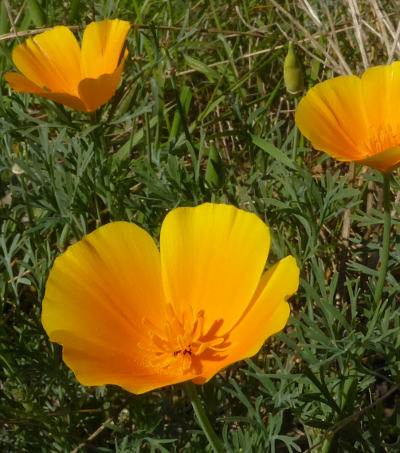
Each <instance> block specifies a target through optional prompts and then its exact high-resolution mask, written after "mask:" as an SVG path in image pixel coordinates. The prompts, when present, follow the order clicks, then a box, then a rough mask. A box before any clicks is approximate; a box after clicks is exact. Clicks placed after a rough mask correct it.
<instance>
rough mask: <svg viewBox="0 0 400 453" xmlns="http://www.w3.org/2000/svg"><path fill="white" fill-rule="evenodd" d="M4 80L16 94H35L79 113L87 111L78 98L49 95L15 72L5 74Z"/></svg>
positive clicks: (60, 94) (62, 94)
mask: <svg viewBox="0 0 400 453" xmlns="http://www.w3.org/2000/svg"><path fill="white" fill-rule="evenodd" d="M5 79H6V81H7V82H8V83H9V84H10V87H11V88H12V89H13V90H14V91H16V92H17V93H32V94H36V95H38V96H40V97H42V98H46V99H51V100H52V101H55V102H59V103H60V104H64V105H66V106H68V107H71V108H73V109H75V110H79V111H80V112H86V111H87V108H86V106H85V104H84V103H83V102H82V101H81V100H80V99H79V98H77V97H75V96H71V95H69V94H66V93H49V92H48V91H46V90H43V89H42V88H40V87H38V86H37V85H35V84H34V83H32V82H31V81H30V80H29V79H27V78H26V77H25V76H23V75H21V74H17V73H16V72H7V73H6V74H5Z"/></svg>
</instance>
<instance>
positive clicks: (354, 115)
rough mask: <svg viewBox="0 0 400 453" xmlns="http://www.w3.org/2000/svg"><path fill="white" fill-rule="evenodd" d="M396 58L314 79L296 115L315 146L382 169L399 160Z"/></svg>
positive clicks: (399, 76)
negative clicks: (350, 73) (389, 62)
mask: <svg viewBox="0 0 400 453" xmlns="http://www.w3.org/2000/svg"><path fill="white" fill-rule="evenodd" d="M399 105H400V62H395V63H393V64H392V65H390V66H375V67H372V68H369V69H367V71H365V72H364V74H363V75H362V77H361V78H359V77H357V76H340V77H336V78H334V79H331V80H327V81H325V82H322V83H319V84H317V85H316V86H315V87H313V88H311V89H310V90H309V91H308V92H307V94H306V96H305V97H304V98H303V99H302V100H301V101H300V103H299V107H298V109H297V112H296V115H295V120H296V124H297V126H298V127H299V129H300V131H301V132H302V134H303V135H304V136H305V137H307V138H308V139H309V140H310V141H311V143H312V145H313V147H314V148H316V149H318V150H321V151H324V152H326V153H327V154H329V155H330V156H332V157H335V158H336V159H338V160H342V161H355V162H357V163H360V164H362V165H367V166H369V167H372V168H375V169H377V170H380V171H382V172H385V173H386V172H390V171H392V170H393V169H395V168H396V167H397V166H399V165H400V116H399Z"/></svg>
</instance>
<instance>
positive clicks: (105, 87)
mask: <svg viewBox="0 0 400 453" xmlns="http://www.w3.org/2000/svg"><path fill="white" fill-rule="evenodd" d="M127 55H128V52H126V55H125V57H124V58H123V60H122V61H121V63H120V65H119V66H118V68H117V69H116V71H115V72H114V73H112V74H103V75H101V76H100V77H99V78H98V79H84V80H82V82H80V84H79V96H80V97H81V99H82V101H83V102H84V103H85V106H86V111H88V112H94V111H95V110H97V109H98V108H99V107H101V106H102V105H104V104H105V103H106V102H108V101H109V100H110V99H111V98H112V97H113V96H114V94H115V91H116V89H117V88H118V84H119V81H120V79H121V74H122V70H123V68H124V61H125V59H126V56H127Z"/></svg>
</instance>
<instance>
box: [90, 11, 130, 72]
mask: <svg viewBox="0 0 400 453" xmlns="http://www.w3.org/2000/svg"><path fill="white" fill-rule="evenodd" d="M129 28H130V24H129V22H127V21H124V20H119V19H114V20H103V21H101V22H92V23H91V24H89V25H88V26H87V27H86V29H85V32H84V34H83V38H82V60H81V64H82V78H90V79H97V78H98V77H100V76H101V75H103V74H113V73H114V72H115V70H116V68H117V67H118V66H119V65H120V59H121V56H122V57H123V58H126V56H127V55H128V54H127V52H126V51H123V46H124V43H125V40H126V36H127V34H128V31H129ZM121 52H123V54H122V55H121ZM121 71H122V69H121Z"/></svg>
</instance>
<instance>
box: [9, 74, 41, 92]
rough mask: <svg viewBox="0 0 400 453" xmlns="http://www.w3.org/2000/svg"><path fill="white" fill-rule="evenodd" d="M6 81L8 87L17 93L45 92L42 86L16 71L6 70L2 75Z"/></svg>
mask: <svg viewBox="0 0 400 453" xmlns="http://www.w3.org/2000/svg"><path fill="white" fill-rule="evenodd" d="M4 78H5V80H6V82H7V83H8V84H9V85H10V88H11V89H12V90H14V91H16V92H17V93H34V94H41V93H46V91H45V90H44V89H43V88H40V87H39V86H37V85H35V84H34V83H33V82H31V81H30V80H29V79H27V78H26V77H25V76H23V75H21V74H18V73H17V72H6V73H5V75H4Z"/></svg>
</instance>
